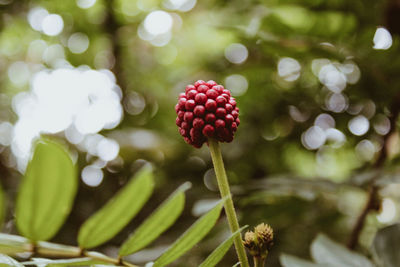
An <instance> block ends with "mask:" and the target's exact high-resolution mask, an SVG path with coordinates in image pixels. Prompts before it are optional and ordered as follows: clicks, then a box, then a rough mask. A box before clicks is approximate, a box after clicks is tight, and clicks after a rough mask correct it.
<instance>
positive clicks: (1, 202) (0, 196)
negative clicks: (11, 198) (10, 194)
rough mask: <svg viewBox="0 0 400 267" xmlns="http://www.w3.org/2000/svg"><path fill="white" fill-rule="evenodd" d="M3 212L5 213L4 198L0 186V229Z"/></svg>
mask: <svg viewBox="0 0 400 267" xmlns="http://www.w3.org/2000/svg"><path fill="white" fill-rule="evenodd" d="M5 212H6V196H5V194H4V192H3V188H2V187H1V185H0V229H1V227H2V226H3V222H4V215H5Z"/></svg>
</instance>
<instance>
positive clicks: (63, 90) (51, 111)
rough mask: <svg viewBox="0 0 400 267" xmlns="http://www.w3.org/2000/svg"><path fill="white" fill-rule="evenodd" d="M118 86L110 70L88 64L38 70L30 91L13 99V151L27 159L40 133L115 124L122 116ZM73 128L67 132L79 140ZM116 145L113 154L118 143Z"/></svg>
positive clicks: (95, 129)
mask: <svg viewBox="0 0 400 267" xmlns="http://www.w3.org/2000/svg"><path fill="white" fill-rule="evenodd" d="M111 75H112V74H111ZM110 77H111V78H110ZM118 90H119V88H118V87H117V85H116V84H115V80H114V79H113V78H112V76H110V72H107V71H95V70H91V69H89V68H87V67H85V68H75V69H74V68H69V69H57V70H54V71H49V70H44V71H40V72H38V73H37V74H36V75H35V76H34V78H33V80H32V88H31V91H30V92H26V93H20V94H18V95H16V96H15V97H14V99H13V108H14V111H15V112H16V113H17V115H18V121H17V122H16V124H15V127H14V138H13V141H12V150H13V153H14V154H15V155H16V156H17V157H18V158H21V159H24V160H25V161H26V160H27V159H28V157H29V154H30V150H31V144H32V141H33V139H35V138H36V137H38V136H39V134H41V133H51V134H54V133H58V132H61V131H65V130H66V129H76V131H77V132H79V134H81V135H88V134H95V133H97V132H99V131H100V130H102V129H111V128H114V127H115V126H117V125H118V124H119V122H120V120H121V118H122V106H121V104H120V95H119V93H118ZM70 127H73V128H70ZM70 131H71V130H69V131H68V135H67V136H69V137H70V138H71V140H72V142H73V143H76V142H77V134H73V133H71V132H70ZM79 139H80V138H79V136H78V140H79ZM113 146H114V148H112V149H111V150H112V151H114V152H113V153H112V155H113V158H114V157H115V156H116V155H114V154H115V150H116V149H115V144H113ZM102 149H103V150H104V149H105V148H104V147H103V148H102ZM107 149H109V148H107Z"/></svg>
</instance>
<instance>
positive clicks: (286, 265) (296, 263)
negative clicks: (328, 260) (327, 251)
mask: <svg viewBox="0 0 400 267" xmlns="http://www.w3.org/2000/svg"><path fill="white" fill-rule="evenodd" d="M279 260H280V262H281V264H282V266H283V267H328V266H327V265H320V264H315V263H312V262H310V261H306V260H303V259H300V258H297V257H295V256H291V255H286V254H282V255H281V256H280V257H279Z"/></svg>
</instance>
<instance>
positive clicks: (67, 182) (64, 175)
mask: <svg viewBox="0 0 400 267" xmlns="http://www.w3.org/2000/svg"><path fill="white" fill-rule="evenodd" d="M77 185H78V179H77V172H76V168H75V165H74V163H73V162H72V159H71V157H70V155H69V153H68V152H67V151H66V149H65V148H64V147H63V146H61V145H59V144H57V143H55V142H53V141H50V140H41V141H39V142H37V143H36V146H35V151H34V153H33V158H32V160H31V161H30V162H29V164H28V167H27V170H26V173H25V177H24V178H23V181H22V184H21V187H20V189H19V193H18V197H17V204H16V224H17V227H18V230H19V232H20V233H21V234H22V235H24V236H26V237H28V238H29V239H31V240H33V241H38V240H48V239H50V238H52V237H53V236H54V235H55V234H56V233H57V231H58V230H59V229H60V227H61V226H62V224H63V223H64V221H65V219H66V218H67V216H68V214H69V212H70V210H71V207H72V205H73V201H74V197H75V193H76V190H77Z"/></svg>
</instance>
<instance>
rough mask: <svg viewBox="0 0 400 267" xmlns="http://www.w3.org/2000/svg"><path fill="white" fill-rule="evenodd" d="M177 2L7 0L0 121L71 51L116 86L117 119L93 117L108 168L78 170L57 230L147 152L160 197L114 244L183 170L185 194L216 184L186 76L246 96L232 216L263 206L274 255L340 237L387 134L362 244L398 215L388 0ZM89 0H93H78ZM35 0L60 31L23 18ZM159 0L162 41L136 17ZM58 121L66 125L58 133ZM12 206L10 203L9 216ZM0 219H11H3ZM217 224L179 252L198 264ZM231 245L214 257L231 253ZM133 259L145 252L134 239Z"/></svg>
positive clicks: (0, 30)
mask: <svg viewBox="0 0 400 267" xmlns="http://www.w3.org/2000/svg"><path fill="white" fill-rule="evenodd" d="M91 2H93V3H94V4H93V5H91V6H90V5H89V4H88V3H91ZM178 2H179V3H180V1H172V0H171V1H167V0H163V1H161V0H151V1H150V0H114V1H111V0H97V1H89V0H77V1H75V0H74V1H72V0H71V1H61V0H36V1H32V0H14V1H12V0H3V1H0V12H1V16H2V20H1V25H0V68H1V69H2V71H1V72H0V85H1V89H0V121H1V122H10V123H11V124H15V122H16V121H17V120H18V116H17V114H16V112H15V102H16V100H15V99H16V98H15V96H17V95H18V94H19V93H21V92H26V91H28V90H30V88H31V87H30V81H31V80H32V77H33V75H34V73H36V72H38V71H40V70H44V69H56V68H59V67H60V65H59V64H60V60H61V61H63V60H64V61H67V62H69V63H70V64H71V65H72V66H73V67H79V66H81V65H86V66H89V67H90V68H93V69H103V68H105V69H110V70H111V71H112V72H113V73H114V75H115V77H116V83H117V84H118V85H119V86H120V87H121V90H122V93H123V98H122V105H123V108H124V117H123V120H122V122H121V123H120V124H119V125H118V126H117V127H116V128H114V129H111V130H103V131H102V132H101V134H102V135H104V136H106V137H108V138H112V139H115V140H116V141H117V142H118V143H119V146H120V152H119V157H118V158H117V159H115V160H113V161H109V162H108V163H107V164H105V166H103V167H102V171H103V172H104V179H103V181H102V182H101V184H100V185H99V186H97V187H90V186H88V185H87V184H86V183H84V182H83V181H81V182H80V187H79V190H78V197H77V200H76V203H75V206H74V209H73V211H72V213H71V215H70V217H69V218H68V220H67V222H66V224H65V225H64V226H63V227H62V229H61V232H60V233H59V234H58V235H57V236H56V237H55V241H59V242H62V243H71V244H74V242H75V239H73V238H72V237H74V236H76V235H77V231H78V229H79V226H80V225H81V224H82V223H83V222H84V221H85V220H86V219H87V218H88V217H89V215H90V214H92V213H94V211H96V210H98V209H99V208H100V207H101V206H102V205H103V204H105V203H106V202H107V201H108V200H109V199H110V198H111V196H113V195H114V193H115V192H116V191H117V190H118V189H119V188H120V187H121V186H123V185H124V184H125V183H126V182H127V181H128V178H129V177H130V176H131V174H132V173H133V172H135V171H136V170H138V168H139V167H140V166H141V164H142V162H143V160H146V161H150V162H152V163H153V164H154V165H155V167H156V168H155V169H156V175H155V177H156V178H155V179H156V181H155V184H156V185H155V186H156V188H155V191H156V194H155V195H156V196H157V197H156V198H157V201H154V202H152V203H149V205H150V207H149V209H146V210H143V211H141V212H140V213H139V216H138V217H137V218H136V219H135V220H133V222H132V223H130V224H129V226H128V227H127V229H126V230H124V231H123V232H122V233H121V234H119V235H117V237H115V238H114V239H112V240H111V241H110V242H108V243H107V244H106V245H104V246H103V247H102V249H103V250H104V251H106V252H107V251H111V250H112V249H113V247H114V246H118V245H120V244H121V242H122V241H123V240H125V239H126V235H127V234H128V233H129V232H130V231H131V230H132V229H134V226H137V225H138V224H139V223H140V222H141V221H142V220H143V219H144V218H146V217H147V216H148V215H149V214H150V213H151V211H152V210H153V208H156V207H157V206H158V205H159V204H160V203H161V202H162V201H163V200H164V199H165V198H166V197H167V196H168V194H169V192H171V191H173V189H174V188H176V187H177V186H178V185H180V184H182V183H183V182H184V181H187V180H190V181H191V182H192V183H193V184H194V186H193V189H192V190H191V193H190V194H189V195H188V202H189V203H190V204H196V203H194V202H195V200H198V199H200V198H204V199H215V198H217V196H218V194H217V188H216V185H215V182H214V177H213V176H212V175H210V173H212V172H210V168H211V166H212V165H211V159H210V157H209V154H208V151H207V148H206V147H203V148H201V149H199V150H197V149H194V148H192V147H190V146H188V145H187V144H185V143H184V141H183V140H182V138H181V137H180V136H179V134H178V132H177V127H176V126H175V123H174V120H175V116H176V115H175V113H174V108H173V107H174V105H175V103H176V100H177V96H178V94H179V93H180V92H181V91H183V90H184V88H185V86H186V85H187V84H189V83H193V82H194V81H195V80H197V79H204V80H209V79H213V80H215V81H217V82H219V83H222V84H225V85H226V87H227V88H229V89H232V91H233V92H234V94H235V97H236V99H237V102H238V106H239V107H240V119H241V122H242V123H241V125H240V127H239V130H238V132H237V135H236V137H235V140H234V141H233V142H232V143H231V144H229V145H228V144H226V145H223V152H224V156H225V157H224V159H225V161H226V167H227V170H228V176H229V179H230V181H231V183H232V184H233V185H234V186H233V191H234V195H235V202H236V203H238V205H239V210H240V213H241V215H242V216H241V224H242V225H256V224H258V223H260V222H266V223H269V224H271V225H272V227H273V228H274V230H275V232H276V242H275V247H274V248H273V250H272V252H271V253H270V256H269V266H279V263H278V258H279V255H280V253H282V252H285V253H289V254H294V255H297V256H300V257H303V258H307V257H309V249H308V248H309V245H310V244H311V242H312V240H313V239H314V237H315V236H316V235H317V233H319V232H325V233H326V234H327V235H329V236H331V237H332V238H333V239H335V240H336V241H340V242H344V241H346V240H347V239H348V236H349V233H350V231H351V229H352V227H353V225H354V223H355V221H356V219H357V216H358V214H359V213H360V212H361V210H362V208H363V205H364V202H365V200H366V199H367V190H366V189H365V188H366V185H367V184H368V182H369V179H368V178H365V177H364V176H363V177H364V178H365V179H364V178H362V177H361V178H360V175H361V174H366V177H367V176H368V175H367V174H368V173H371V172H373V170H372V169H373V168H374V162H375V161H376V160H377V159H378V158H379V157H380V155H381V153H382V151H383V150H384V151H386V152H385V153H386V154H385V165H384V168H383V171H382V173H383V174H384V175H382V179H381V181H380V183H381V184H382V190H380V197H381V199H382V200H383V202H382V210H381V211H380V212H379V215H378V216H376V215H377V214H376V213H371V215H370V216H368V217H367V220H366V222H367V223H366V226H365V227H364V230H363V232H362V235H361V239H360V241H361V250H363V249H365V248H368V247H370V245H371V243H372V239H373V237H374V234H375V232H376V231H377V230H378V229H379V228H381V227H382V226H384V225H388V224H391V223H394V222H396V221H398V219H399V218H400V215H399V200H400V195H399V193H398V192H399V190H398V189H399V188H398V185H396V183H398V179H397V177H398V169H397V167H396V166H397V162H398V159H399V157H398V154H399V135H398V133H397V124H396V121H395V123H394V124H393V123H392V125H390V123H389V128H390V127H391V130H390V132H389V133H390V137H389V138H385V135H386V134H387V133H388V131H389V130H388V126H387V123H388V120H389V118H390V115H391V113H393V106H396V105H397V106H400V105H399V102H398V100H397V99H398V94H399V93H398V90H399V88H400V76H399V75H398V70H399V69H400V57H399V53H398V52H399V37H398V35H399V32H398V28H397V27H396V25H399V24H400V22H399V21H398V20H399V18H400V14H399V13H396V12H399V6H398V4H397V2H396V1H391V0H387V1H372V0H365V1H361V0H352V1H345V0H330V1H322V0H315V1H313V0H307V1H299V0H270V1H265V0H259V1H238V0H234V1H224V0H203V1H197V2H196V1H182V3H183V2H185V3H186V2H194V3H195V5H194V7H193V8H192V9H189V10H187V11H182V10H179V8H181V7H179V8H178V7H177V5H179V3H178ZM85 3H86V5H89V7H87V8H86V7H84V8H83V7H82V6H85ZM173 3H175V7H174V4H173ZM176 3H178V4H176ZM80 6H81V7H80ZM37 7H42V8H44V9H46V10H47V11H48V13H54V14H58V15H60V16H61V17H62V19H63V29H62V31H61V32H60V33H59V34H57V35H55V36H49V35H47V34H45V33H43V31H42V32H41V31H38V30H35V29H33V28H32V26H31V24H32V23H30V22H29V20H28V18H29V14H32V13H31V12H32V10H33V9H34V8H37ZM181 9H183V10H185V9H184V8H181ZM156 10H162V11H165V12H168V14H169V15H170V16H171V18H172V26H171V29H170V30H169V33H168V34H170V40H169V41H165V42H164V43H163V42H161V43H160V42H159V41H158V40H145V39H146V34H144V33H143V31H144V30H145V27H144V21H145V19H146V18H147V16H148V15H149V14H151V13H152V12H154V11H156ZM393 21H394V22H397V24H396V23H393ZM381 26H383V27H386V28H387V29H388V30H389V32H390V33H391V38H392V44H391V46H390V48H388V49H374V48H373V46H374V43H373V40H374V35H375V33H376V31H377V27H381ZM157 27H159V25H158V26H157ZM157 27H156V30H157V29H158V28H157ZM74 33H83V34H84V35H86V36H87V37H88V40H89V45H88V47H87V49H85V50H84V51H83V52H81V53H74V52H72V50H73V49H71V45H69V40H70V38H71V36H72V35H73V34H74ZM164 37H165V36H163V38H164ZM160 38H161V37H160ZM165 38H166V37H165ZM147 39H149V38H147ZM150 39H151V38H150ZM167 39H168V38H167ZM157 42H158V43H157ZM160 44H161V45H160ZM232 44H241V45H244V46H245V51H247V53H248V54H247V56H246V57H245V59H244V60H243V61H242V62H241V63H235V60H232V58H231V57H232V55H230V53H229V49H228V48H229V47H230V46H231V45H232ZM78 48H79V46H78ZM232 51H236V52H233V56H239V57H240V56H243V50H232ZM235 53H236V54H235ZM239 61H240V60H239ZM16 62H24V64H25V65H23V66H25V67H24V68H22V69H21V68H16V69H15V68H14V69H13V68H12V66H15V65H13V64H14V63H16ZM296 62H297V63H296ZM323 68H325V71H326V72H323V71H322V69H323ZM26 69H27V71H26ZM24 73H25V74H24ZM233 75H234V76H233ZM335 75H336V76H335ZM335 82H336V83H335ZM13 103H14V104H13ZM321 114H325V115H329V116H325V117H319V115H321ZM317 118H320V120H316V119H317ZM357 118H358V119H360V118H364V119H361V120H355V119H357ZM332 119H333V122H332ZM366 121H367V122H366ZM357 122H359V124H357ZM354 123H355V124H354ZM352 124H353V126H354V125H355V126H354V127H355V128H352V127H350V125H352ZM326 125H328V126H326ZM366 125H367V126H366ZM314 126H316V127H318V128H311V127H314ZM324 127H325V128H324ZM363 127H364V128H365V127H367V128H366V130H365V131H364V130H363V129H362V128H363ZM1 129H3V128H1ZM310 129H311V130H313V131H311V130H310ZM328 129H331V130H330V132H328V131H327V130H328ZM332 129H334V130H335V131H332ZM360 131H361V132H360ZM328 134H329V135H328ZM57 137H58V138H59V139H62V140H65V136H64V134H63V133H60V134H57ZM135 138H136V139H139V140H136V141H135ZM321 138H322V139H321ZM149 140H150V141H149ZM0 143H1V147H0V151H1V155H0V157H1V160H0V162H1V166H0V167H1V168H0V169H1V182H2V185H3V187H4V189H5V192H6V194H7V195H8V196H9V197H10V198H12V197H13V196H14V195H15V193H16V188H17V185H18V183H19V181H20V178H19V177H20V176H21V174H20V173H19V171H18V170H17V169H18V168H17V163H16V161H17V160H16V158H15V157H14V156H13V155H14V154H13V151H12V150H11V148H10V142H6V141H3V139H0ZM65 143H66V144H67V145H69V146H70V149H71V151H74V152H75V153H76V159H77V164H78V166H79V170H80V171H82V169H83V168H84V167H85V166H87V165H90V164H93V163H94V162H96V160H97V158H96V156H93V155H89V154H88V153H87V152H86V151H82V149H80V148H79V145H74V144H71V143H68V142H67V141H65ZM359 178H360V179H359ZM385 181H386V182H385ZM388 181H390V182H388ZM197 204H199V203H197ZM200 204H201V203H200ZM200 204H199V205H200ZM10 205H11V204H10ZM188 206H189V207H191V206H192V205H188ZM194 214H195V213H193V212H192V211H191V210H188V209H187V208H186V209H185V211H184V213H183V216H182V217H181V220H180V221H179V223H178V224H177V225H175V226H173V227H172V228H171V230H169V231H168V232H167V236H166V237H164V239H161V240H159V241H157V242H156V243H155V244H154V246H153V248H154V251H150V252H149V253H154V254H153V255H155V254H157V251H159V250H160V249H161V248H162V246H163V245H164V244H167V243H170V242H171V241H172V240H175V239H176V237H177V235H178V233H180V230H181V229H182V227H187V226H189V225H190V222H191V221H193V216H194ZM385 214H386V215H385ZM0 215H1V214H0ZM385 216H386V217H385ZM0 217H1V216H0ZM11 218H12V214H11V213H10V212H8V214H7V216H6V219H7V222H9V221H10V220H11ZM4 231H5V232H7V233H14V232H15V231H16V229H15V226H14V225H13V224H12V223H6V226H5V227H4ZM225 239H226V236H223V232H222V231H217V230H216V231H215V232H214V238H212V239H210V240H209V242H210V243H211V244H212V246H202V247H197V248H196V251H194V252H193V253H191V255H189V256H187V258H185V259H184V260H183V261H182V262H181V264H182V265H180V266H196V265H198V264H200V262H201V259H204V256H205V255H208V254H209V253H210V252H211V250H212V249H211V248H215V247H216V246H217V243H218V242H216V240H218V241H222V240H225ZM231 253H232V254H231V257H230V258H229V257H226V259H225V263H224V264H225V265H223V266H232V265H233V264H234V263H235V260H234V253H233V251H232V252H231ZM154 258H156V256H154V257H153V258H152V259H154ZM136 259H138V260H139V261H140V260H141V261H143V262H146V261H149V260H151V259H148V258H146V255H143V254H142V255H137V258H135V260H136ZM185 264H186V265H185ZM177 266H178V265H177Z"/></svg>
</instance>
